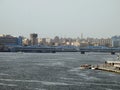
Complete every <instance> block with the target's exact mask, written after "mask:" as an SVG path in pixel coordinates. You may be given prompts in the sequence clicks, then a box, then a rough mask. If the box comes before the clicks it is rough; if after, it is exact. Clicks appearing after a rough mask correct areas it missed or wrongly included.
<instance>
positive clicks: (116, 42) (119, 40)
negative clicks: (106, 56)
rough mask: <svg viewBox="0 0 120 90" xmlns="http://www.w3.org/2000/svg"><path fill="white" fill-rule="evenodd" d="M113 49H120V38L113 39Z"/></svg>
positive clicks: (114, 37)
mask: <svg viewBox="0 0 120 90" xmlns="http://www.w3.org/2000/svg"><path fill="white" fill-rule="evenodd" d="M112 47H120V36H113V37H112Z"/></svg>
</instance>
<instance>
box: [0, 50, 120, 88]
mask: <svg viewBox="0 0 120 90" xmlns="http://www.w3.org/2000/svg"><path fill="white" fill-rule="evenodd" d="M112 58H115V56H114V55H110V54H104V53H86V54H85V55H81V54H80V53H78V52H73V53H72V52H71V53H55V54H52V53H0V90H119V88H120V79H119V78H120V75H119V74H116V73H111V72H105V71H99V70H81V69H80V68H79V66H80V65H81V64H93V65H94V64H101V63H104V61H105V59H112Z"/></svg>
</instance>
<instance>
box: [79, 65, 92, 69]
mask: <svg viewBox="0 0 120 90" xmlns="http://www.w3.org/2000/svg"><path fill="white" fill-rule="evenodd" d="M80 69H91V65H90V64H83V65H81V66H80Z"/></svg>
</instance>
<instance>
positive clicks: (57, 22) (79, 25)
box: [0, 0, 120, 38]
mask: <svg viewBox="0 0 120 90" xmlns="http://www.w3.org/2000/svg"><path fill="white" fill-rule="evenodd" d="M30 33H38V35H39V37H54V36H56V35H57V36H60V37H72V38H73V37H80V35H81V33H83V36H84V37H96V38H97V37H98V38H101V37H111V36H114V35H120V0H0V34H11V35H13V36H18V35H23V36H27V37H28V36H29V34H30Z"/></svg>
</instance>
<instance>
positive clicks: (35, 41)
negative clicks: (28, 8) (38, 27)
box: [30, 33, 38, 45]
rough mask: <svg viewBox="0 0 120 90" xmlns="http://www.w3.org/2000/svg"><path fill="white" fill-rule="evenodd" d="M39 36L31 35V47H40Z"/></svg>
mask: <svg viewBox="0 0 120 90" xmlns="http://www.w3.org/2000/svg"><path fill="white" fill-rule="evenodd" d="M37 37H38V35H37V34H36V33H32V34H30V41H31V45H38V39H37Z"/></svg>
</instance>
